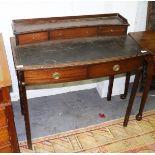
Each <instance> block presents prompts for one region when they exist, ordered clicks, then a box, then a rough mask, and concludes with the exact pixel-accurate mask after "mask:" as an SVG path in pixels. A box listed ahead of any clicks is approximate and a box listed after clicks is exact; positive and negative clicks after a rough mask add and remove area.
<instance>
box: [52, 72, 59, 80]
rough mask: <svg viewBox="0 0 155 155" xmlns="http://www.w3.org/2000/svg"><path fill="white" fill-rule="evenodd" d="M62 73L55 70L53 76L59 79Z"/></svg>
mask: <svg viewBox="0 0 155 155" xmlns="http://www.w3.org/2000/svg"><path fill="white" fill-rule="evenodd" d="M60 77H61V75H60V74H59V73H58V72H55V73H53V74H52V78H53V79H55V80H58V79H60Z"/></svg>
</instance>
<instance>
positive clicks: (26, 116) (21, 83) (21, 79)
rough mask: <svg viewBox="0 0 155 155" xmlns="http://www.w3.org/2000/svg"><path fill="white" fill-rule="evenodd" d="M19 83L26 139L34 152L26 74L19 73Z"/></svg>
mask: <svg viewBox="0 0 155 155" xmlns="http://www.w3.org/2000/svg"><path fill="white" fill-rule="evenodd" d="M17 74H18V82H19V88H20V89H19V94H20V103H21V109H22V113H23V115H24V121H25V128H26V137H27V145H28V148H29V149H31V150H32V139H31V128H30V120H29V109H28V102H27V95H26V85H25V79H24V72H23V71H18V72H17Z"/></svg>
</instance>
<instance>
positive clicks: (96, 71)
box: [24, 57, 143, 85]
mask: <svg viewBox="0 0 155 155" xmlns="http://www.w3.org/2000/svg"><path fill="white" fill-rule="evenodd" d="M142 62H143V57H137V58H130V59H124V60H117V61H109V62H104V63H98V64H92V65H86V66H80V67H66V68H61V69H60V68H57V69H56V68H54V69H39V70H27V71H25V72H24V76H25V82H26V84H29V85H33V84H45V83H63V82H71V81H78V80H85V79H92V78H98V77H103V76H110V75H115V74H120V73H126V72H130V71H132V70H135V69H137V68H138V67H140V66H141V65H142Z"/></svg>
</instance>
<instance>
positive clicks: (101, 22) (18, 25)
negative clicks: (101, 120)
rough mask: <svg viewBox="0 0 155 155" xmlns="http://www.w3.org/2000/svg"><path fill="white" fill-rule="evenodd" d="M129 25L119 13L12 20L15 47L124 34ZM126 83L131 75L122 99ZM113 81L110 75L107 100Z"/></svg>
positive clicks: (125, 94) (124, 96)
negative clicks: (49, 41)
mask: <svg viewBox="0 0 155 155" xmlns="http://www.w3.org/2000/svg"><path fill="white" fill-rule="evenodd" d="M128 26H129V23H128V21H127V19H126V18H124V17H123V16H122V15H120V14H119V13H109V14H93V15H80V16H64V17H48V18H32V19H15V20H13V21H12V28H13V33H14V36H15V38H16V44H17V45H23V44H31V43H36V42H37V43H38V42H43V41H47V40H60V39H73V38H83V37H95V36H120V35H126V34H127V29H128ZM129 81H130V73H127V74H126V82H125V89H124V93H123V94H122V95H121V98H122V99H125V98H126V96H127V93H128V85H129ZM113 82H114V76H110V77H109V86H108V93H107V100H108V101H109V100H111V94H112V89H113ZM21 111H22V109H21Z"/></svg>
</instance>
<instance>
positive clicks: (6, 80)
mask: <svg viewBox="0 0 155 155" xmlns="http://www.w3.org/2000/svg"><path fill="white" fill-rule="evenodd" d="M10 85H11V79H10V74H9V67H8V63H7V58H6V53H5V48H4V43H3V38H2V34H1V33H0V88H1V87H6V86H10Z"/></svg>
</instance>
